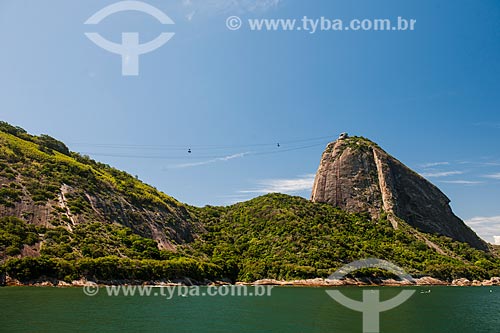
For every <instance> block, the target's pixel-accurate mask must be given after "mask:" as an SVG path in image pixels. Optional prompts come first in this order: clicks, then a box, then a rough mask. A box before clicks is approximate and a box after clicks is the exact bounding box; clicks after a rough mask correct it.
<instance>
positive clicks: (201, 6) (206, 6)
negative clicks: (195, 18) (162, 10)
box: [182, 0, 282, 18]
mask: <svg viewBox="0 0 500 333" xmlns="http://www.w3.org/2000/svg"><path fill="white" fill-rule="evenodd" d="M281 2H282V0H183V1H182V5H183V6H184V7H186V8H188V9H194V10H196V11H200V12H204V13H207V12H215V13H221V12H222V13H228V12H231V13H233V14H241V13H245V12H259V11H260V12H262V11H267V10H269V9H272V8H275V7H277V6H278V5H279V4H280V3H281ZM191 18H192V17H191Z"/></svg>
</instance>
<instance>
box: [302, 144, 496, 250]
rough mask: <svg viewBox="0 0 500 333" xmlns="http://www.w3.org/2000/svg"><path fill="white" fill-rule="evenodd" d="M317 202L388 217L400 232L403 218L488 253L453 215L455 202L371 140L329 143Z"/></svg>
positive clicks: (320, 170)
mask: <svg viewBox="0 0 500 333" xmlns="http://www.w3.org/2000/svg"><path fill="white" fill-rule="evenodd" d="M311 200H312V201H314V202H324V203H329V204H331V205H333V206H336V207H339V208H341V209H344V210H346V211H349V212H356V213H359V212H368V213H370V215H371V216H372V218H378V217H380V214H382V213H385V214H387V215H388V217H389V220H390V221H391V223H392V224H393V227H394V228H397V227H398V226H397V218H399V219H402V220H404V221H406V222H407V223H408V224H410V225H411V226H413V227H415V228H417V229H419V230H421V231H423V232H427V233H437V234H440V235H444V236H448V237H450V238H453V239H455V240H457V241H461V242H466V243H468V244H470V245H471V246H473V247H475V248H477V249H481V250H488V246H487V244H486V243H485V242H484V241H483V240H482V239H481V238H479V237H478V236H477V235H476V234H475V233H474V231H472V230H471V229H470V228H469V227H468V226H467V225H466V224H465V223H464V222H463V221H462V220H461V219H460V218H458V217H457V216H456V215H455V214H454V213H453V212H452V210H451V207H450V205H449V203H450V199H448V197H446V195H444V194H443V192H441V191H440V190H439V189H438V188H437V187H436V186H434V185H433V184H431V183H430V182H429V181H427V180H426V179H425V178H423V177H422V176H420V175H419V174H417V173H416V172H414V171H412V170H411V169H409V168H408V167H406V166H405V165H404V164H402V163H401V162H399V161H398V160H397V159H395V158H394V157H392V156H391V155H389V154H387V153H386V152H385V151H384V150H382V149H381V148H380V147H379V146H378V145H377V144H375V143H373V142H371V141H370V140H367V139H365V138H360V137H348V136H347V135H346V134H343V135H341V137H340V138H339V139H338V140H336V141H334V142H331V143H329V144H328V145H327V147H326V149H325V151H324V152H323V155H322V157H321V162H320V165H319V168H318V171H317V173H316V178H315V180H314V186H313V190H312V197H311ZM395 217H397V218H395Z"/></svg>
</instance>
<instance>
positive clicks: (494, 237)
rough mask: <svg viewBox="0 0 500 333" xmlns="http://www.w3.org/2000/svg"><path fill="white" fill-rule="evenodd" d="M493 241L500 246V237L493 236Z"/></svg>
mask: <svg viewBox="0 0 500 333" xmlns="http://www.w3.org/2000/svg"><path fill="white" fill-rule="evenodd" d="M493 240H494V242H495V243H494V244H495V245H500V236H493Z"/></svg>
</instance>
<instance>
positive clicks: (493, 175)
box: [484, 173, 500, 180]
mask: <svg viewBox="0 0 500 333" xmlns="http://www.w3.org/2000/svg"><path fill="white" fill-rule="evenodd" d="M484 177H486V178H491V179H498V180H500V173H494V174H491V175H485V176H484Z"/></svg>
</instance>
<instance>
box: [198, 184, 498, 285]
mask: <svg viewBox="0 0 500 333" xmlns="http://www.w3.org/2000/svg"><path fill="white" fill-rule="evenodd" d="M198 213H199V214H200V218H201V219H202V220H203V221H204V223H205V227H206V228H207V230H208V232H207V233H206V234H204V235H203V236H202V238H201V239H199V240H197V241H195V242H194V243H193V244H191V249H192V250H191V251H193V252H191V253H192V254H194V255H200V256H201V255H205V256H206V257H208V258H210V259H211V260H212V261H213V262H214V263H216V264H218V265H221V266H223V267H224V268H225V272H226V274H227V275H228V276H230V277H231V278H232V279H236V280H243V281H252V280H256V279H261V278H276V279H288V280H289V279H296V278H313V277H327V276H328V275H330V274H331V273H333V271H334V270H335V269H337V268H339V267H340V266H342V265H344V264H346V263H349V262H352V261H354V260H358V259H360V258H367V257H376V258H382V259H386V260H389V261H391V262H394V263H395V264H397V265H400V266H401V267H403V268H405V269H406V270H407V271H408V272H409V273H411V274H413V275H415V276H419V275H431V276H434V277H437V278H441V279H445V280H452V279H454V278H458V277H466V278H469V279H483V278H487V277H491V276H498V275H500V269H499V268H500V260H499V258H498V257H494V256H492V255H491V254H488V253H485V252H482V251H479V250H476V249H473V248H471V247H470V246H468V245H467V244H464V243H459V242H454V241H452V240H451V239H449V238H446V237H439V236H436V235H425V236H426V237H427V238H428V239H430V240H431V241H433V242H434V243H435V244H437V245H438V246H439V247H441V248H442V249H443V250H444V251H447V252H448V253H449V255H442V254H439V253H438V252H437V251H435V250H431V249H430V248H429V247H428V246H427V245H426V244H425V242H424V241H423V240H421V239H420V238H419V237H417V236H418V235H416V234H415V233H417V232H415V231H414V229H412V228H410V227H409V226H408V225H406V224H405V223H404V222H402V221H401V222H400V228H399V229H398V230H394V229H393V228H392V226H391V224H390V222H388V221H387V220H386V219H385V218H382V219H380V220H378V221H374V220H371V219H370V218H369V217H368V216H367V215H362V214H348V213H345V212H343V211H341V210H338V209H336V208H334V207H331V206H330V205H327V204H318V203H312V202H310V201H308V200H305V199H303V198H300V197H291V196H287V195H282V194H270V195H265V196H262V197H259V198H256V199H253V200H250V201H247V202H244V203H240V204H236V205H234V206H230V207H205V208H203V209H200V210H199V212H198ZM417 234H418V233H417ZM421 235H423V234H421Z"/></svg>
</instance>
